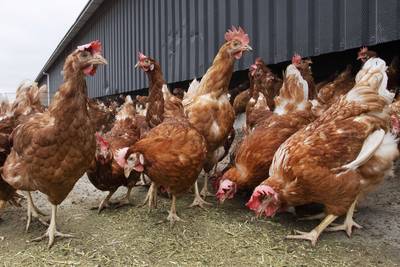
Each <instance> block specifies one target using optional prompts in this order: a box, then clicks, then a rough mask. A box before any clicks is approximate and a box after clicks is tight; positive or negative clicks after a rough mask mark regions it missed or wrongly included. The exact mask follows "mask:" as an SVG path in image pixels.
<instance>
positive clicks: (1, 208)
mask: <svg viewBox="0 0 400 267" xmlns="http://www.w3.org/2000/svg"><path fill="white" fill-rule="evenodd" d="M6 205H7V201H5V200H0V220H1V215H3V212H4V208H5V207H6Z"/></svg>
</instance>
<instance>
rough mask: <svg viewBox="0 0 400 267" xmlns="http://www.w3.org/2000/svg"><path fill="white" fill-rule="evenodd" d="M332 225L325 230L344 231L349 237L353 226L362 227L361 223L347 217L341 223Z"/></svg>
mask: <svg viewBox="0 0 400 267" xmlns="http://www.w3.org/2000/svg"><path fill="white" fill-rule="evenodd" d="M332 225H333V226H332V227H328V228H326V231H327V232H335V231H345V232H346V234H347V236H348V237H351V234H352V233H353V227H355V228H357V229H361V228H363V227H362V226H361V225H359V224H358V223H356V222H355V221H354V220H353V218H350V219H347V218H346V220H345V221H344V223H343V224H332Z"/></svg>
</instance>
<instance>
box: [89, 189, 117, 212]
mask: <svg viewBox="0 0 400 267" xmlns="http://www.w3.org/2000/svg"><path fill="white" fill-rule="evenodd" d="M115 191H116V190H111V191H110V192H109V193H108V195H107V196H106V197H105V198H104V199H103V200H102V201H101V202H100V205H99V207H93V208H92V210H95V209H97V212H98V213H99V214H100V213H101V211H102V210H104V209H106V208H108V207H110V198H111V197H112V196H113V195H114V193H115Z"/></svg>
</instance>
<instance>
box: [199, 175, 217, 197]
mask: <svg viewBox="0 0 400 267" xmlns="http://www.w3.org/2000/svg"><path fill="white" fill-rule="evenodd" d="M209 178H210V176H209V174H206V175H205V176H204V184H203V189H201V192H200V196H202V197H203V199H206V198H207V197H212V196H215V194H212V193H210V191H208V179H209Z"/></svg>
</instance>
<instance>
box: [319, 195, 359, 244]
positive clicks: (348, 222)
mask: <svg viewBox="0 0 400 267" xmlns="http://www.w3.org/2000/svg"><path fill="white" fill-rule="evenodd" d="M356 203H357V199H356V200H355V201H354V202H353V204H351V206H350V208H349V210H348V211H347V214H346V218H345V219H344V222H343V224H336V225H333V224H332V225H333V226H332V227H328V228H326V231H328V232H335V231H345V232H346V234H347V236H348V237H351V234H352V232H353V227H355V228H357V229H361V228H362V226H361V225H359V224H358V223H356V222H355V221H354V220H353V215H354V209H355V207H356Z"/></svg>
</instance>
